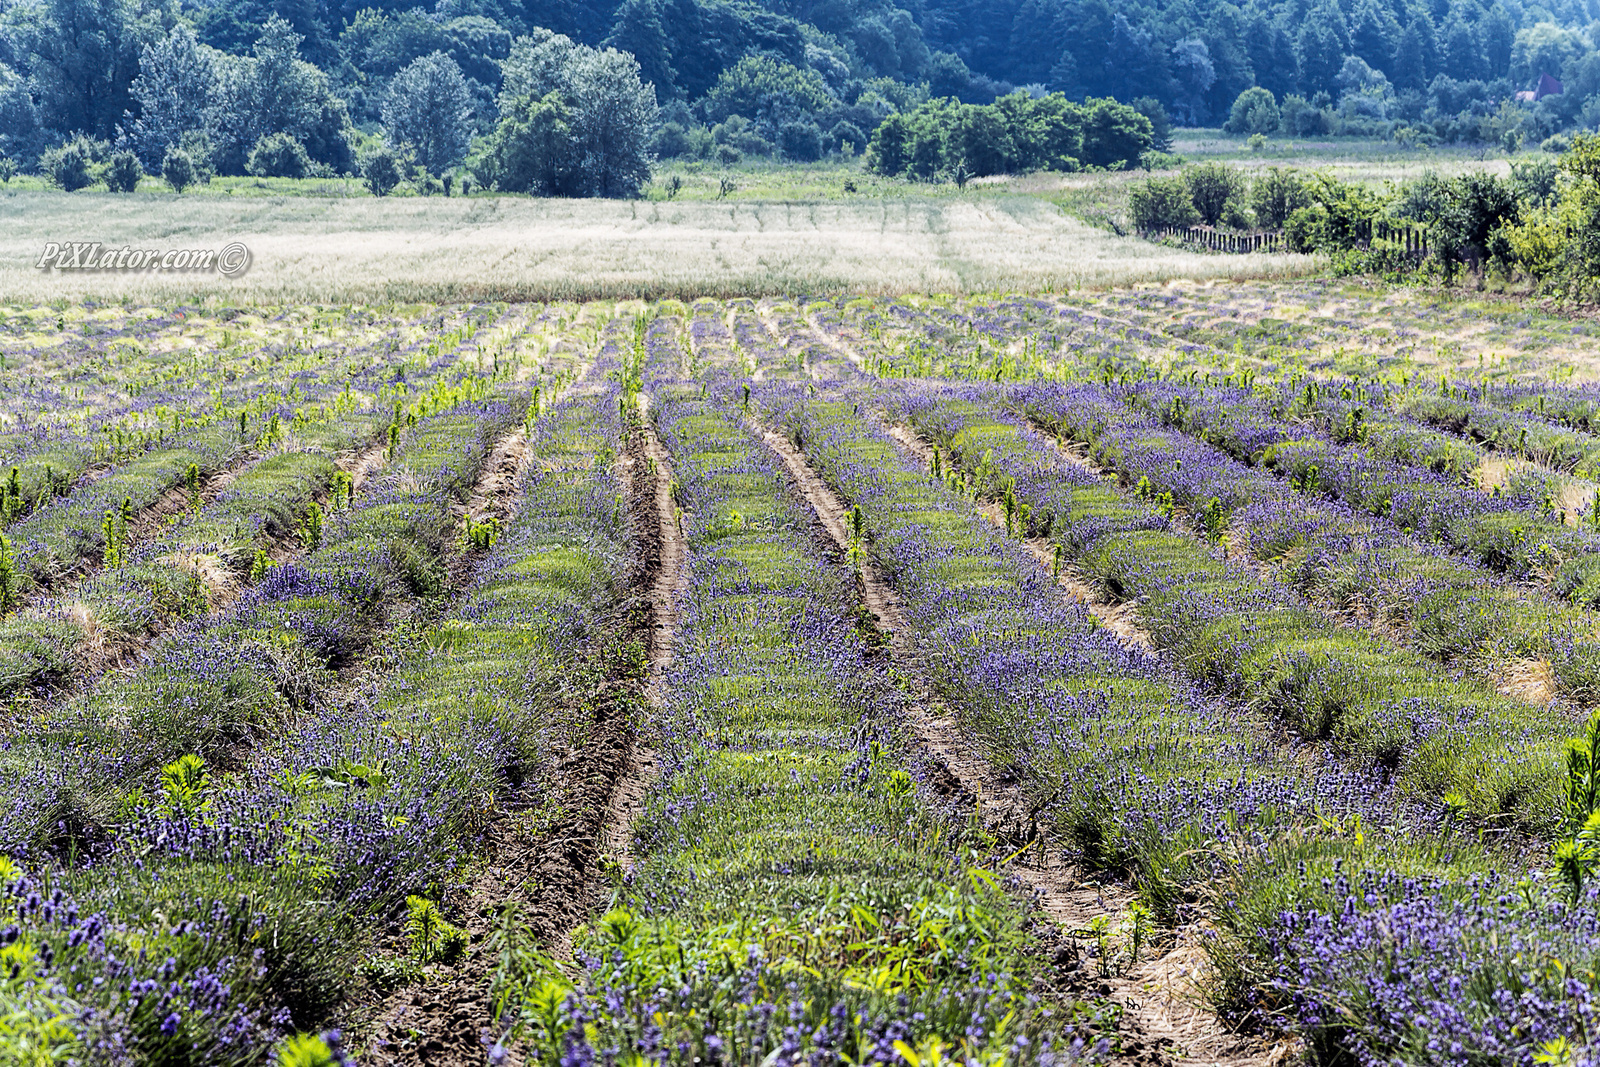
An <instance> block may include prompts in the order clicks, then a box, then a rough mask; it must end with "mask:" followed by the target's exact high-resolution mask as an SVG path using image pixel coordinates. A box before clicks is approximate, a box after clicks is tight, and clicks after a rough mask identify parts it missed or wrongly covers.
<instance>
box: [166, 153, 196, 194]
mask: <svg viewBox="0 0 1600 1067" xmlns="http://www.w3.org/2000/svg"><path fill="white" fill-rule="evenodd" d="M161 176H162V177H163V178H165V179H166V180H167V184H168V185H170V186H172V191H173V192H175V193H181V192H183V191H184V190H185V189H187V188H188V187H189V186H191V185H193V184H194V160H192V159H190V158H189V153H187V152H185V151H184V150H183V149H181V148H168V149H167V154H166V158H164V159H162V161H161Z"/></svg>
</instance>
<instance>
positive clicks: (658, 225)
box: [0, 192, 1315, 304]
mask: <svg viewBox="0 0 1600 1067" xmlns="http://www.w3.org/2000/svg"><path fill="white" fill-rule="evenodd" d="M0 204H3V205H4V206H3V208H0V210H4V212H5V214H6V215H7V226H6V228H5V231H4V233H3V235H0V302H11V303H18V304H35V303H44V302H48V301H53V300H82V299H97V300H129V301H137V302H146V303H165V304H170V303H175V302H177V303H235V304H258V303H274V304H276V303H344V302H393V301H460V300H489V299H498V300H558V299H559V300H583V299H615V298H632V297H642V298H647V299H663V298H684V299H688V298H693V297H697V296H763V295H774V294H806V293H827V292H845V291H848V292H853V293H860V294H872V295H898V294H903V293H915V292H945V293H949V292H954V293H973V292H996V291H1015V290H1030V291H1054V292H1059V291H1063V290H1069V289H1071V290H1077V289H1083V288H1102V287H1107V286H1112V285H1120V284H1127V283H1131V282H1154V281H1165V280H1169V279H1174V278H1194V279H1213V278H1215V279H1243V278H1250V277H1281V276H1287V275H1294V274H1302V273H1305V272H1308V271H1310V270H1312V269H1314V266H1315V263H1314V261H1313V260H1311V259H1309V258H1307V257H1298V256H1285V255H1276V256H1268V255H1259V256H1225V255H1205V254H1200V253H1193V252H1187V251H1180V250H1175V249H1170V248H1163V247H1158V246H1155V245H1151V244H1148V243H1146V242H1143V241H1138V240H1135V239H1131V238H1122V237H1117V236H1115V235H1112V234H1109V233H1106V232H1104V231H1101V230H1097V229H1095V228H1093V227H1091V226H1088V225H1086V224H1084V223H1082V222H1080V221H1078V220H1077V219H1074V218H1071V217H1069V216H1067V215H1064V214H1063V213H1062V212H1061V211H1060V210H1059V209H1058V208H1056V207H1055V206H1054V205H1052V204H1049V203H1046V202H1045V201H1043V200H1040V199H1037V198H1034V197H1029V196H1015V195H1001V196H992V195H976V194H975V195H970V196H965V197H949V196H946V197H940V198H922V197H905V198H894V199H872V200H859V201H818V202H762V201H754V202H752V201H741V202H722V203H718V202H710V203H704V202H702V203H693V202H691V203H683V202H673V203H660V202H647V201H632V202H619V201H594V200H532V199H526V198H520V197H475V198H472V199H451V200H445V199H438V198H433V199H406V200H374V199H370V198H366V199H334V198H318V197H309V196H297V197H276V198H266V197H262V198H248V199H247V198H242V197H241V198H228V197H209V198H198V197H189V198H178V197H174V196H170V195H144V194H139V195H135V196H116V195H112V194H105V193H77V194H72V195H68V194H63V193H52V192H15V193H11V194H0ZM84 240H88V241H99V242H101V243H102V244H103V245H106V246H110V247H118V246H121V245H124V244H127V245H132V246H134V247H136V248H162V249H176V248H220V247H221V246H222V245H223V244H225V243H227V242H229V241H235V240H237V241H242V242H244V243H245V244H246V245H248V246H249V248H250V249H251V252H252V253H253V256H254V262H253V265H252V266H251V268H250V270H249V271H248V272H247V273H246V274H245V275H244V276H243V277H241V278H238V279H234V280H229V279H226V278H221V277H217V276H202V275H165V276H163V275H156V274H138V275H128V274H112V273H105V274H88V273H47V272H44V271H40V270H38V269H36V268H35V266H34V263H35V262H36V261H37V259H38V256H39V254H40V250H41V249H42V248H43V247H44V245H45V244H46V242H50V241H56V242H67V241H84Z"/></svg>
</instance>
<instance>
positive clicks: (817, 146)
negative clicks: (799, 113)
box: [778, 122, 822, 163]
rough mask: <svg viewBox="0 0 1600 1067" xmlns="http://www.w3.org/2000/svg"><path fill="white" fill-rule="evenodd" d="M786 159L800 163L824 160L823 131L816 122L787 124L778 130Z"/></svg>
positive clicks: (780, 145)
mask: <svg viewBox="0 0 1600 1067" xmlns="http://www.w3.org/2000/svg"><path fill="white" fill-rule="evenodd" d="M778 146H779V147H780V148H782V149H783V154H784V157H785V158H787V159H792V160H795V161H796V162H800V163H810V162H813V161H814V160H818V159H821V158H822V131H821V130H819V129H817V124H816V123H814V122H786V123H784V124H783V125H782V126H781V127H779V129H778Z"/></svg>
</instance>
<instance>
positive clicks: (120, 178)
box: [106, 151, 144, 193]
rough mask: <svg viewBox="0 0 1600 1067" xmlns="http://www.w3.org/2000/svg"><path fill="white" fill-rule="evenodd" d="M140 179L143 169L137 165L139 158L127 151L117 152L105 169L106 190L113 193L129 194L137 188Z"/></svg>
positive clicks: (142, 175)
mask: <svg viewBox="0 0 1600 1067" xmlns="http://www.w3.org/2000/svg"><path fill="white" fill-rule="evenodd" d="M142 177H144V168H143V167H141V166H140V165H139V157H138V156H136V155H134V154H133V153H132V152H128V151H122V152H118V153H117V154H116V155H114V156H112V157H111V163H110V165H109V166H107V167H106V188H107V189H110V190H111V191H112V192H113V193H131V192H133V191H134V190H135V189H137V188H139V179H140V178H142Z"/></svg>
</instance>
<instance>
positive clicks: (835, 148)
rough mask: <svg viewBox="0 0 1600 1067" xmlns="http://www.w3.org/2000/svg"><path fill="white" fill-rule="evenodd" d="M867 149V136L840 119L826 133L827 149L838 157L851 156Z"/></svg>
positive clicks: (859, 129) (857, 127)
mask: <svg viewBox="0 0 1600 1067" xmlns="http://www.w3.org/2000/svg"><path fill="white" fill-rule="evenodd" d="M866 147H867V135H866V134H864V133H862V132H861V127H860V126H857V125H856V124H855V123H853V122H848V121H846V120H844V119H840V120H839V121H838V122H836V123H834V124H833V129H831V130H829V131H828V139H827V149H828V151H830V152H838V153H839V154H840V155H847V156H853V155H855V154H856V153H858V152H860V151H861V150H862V149H864V148H866Z"/></svg>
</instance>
